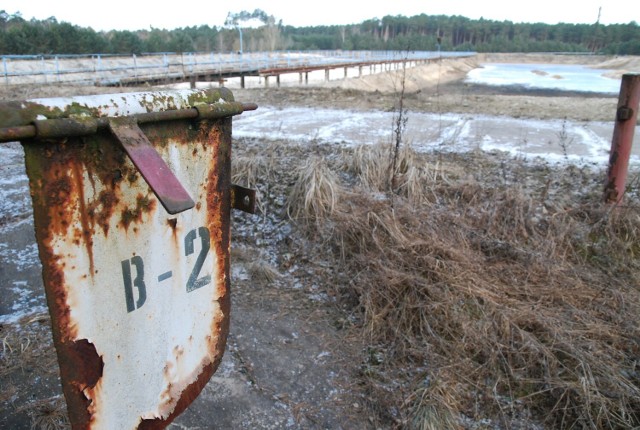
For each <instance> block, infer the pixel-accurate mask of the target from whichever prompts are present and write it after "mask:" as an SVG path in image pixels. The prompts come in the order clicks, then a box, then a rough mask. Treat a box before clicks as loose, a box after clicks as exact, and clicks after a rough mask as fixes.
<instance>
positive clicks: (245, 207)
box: [231, 184, 256, 214]
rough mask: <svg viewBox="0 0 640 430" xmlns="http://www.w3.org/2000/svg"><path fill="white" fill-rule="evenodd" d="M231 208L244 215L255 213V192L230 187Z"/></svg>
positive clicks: (233, 185)
mask: <svg viewBox="0 0 640 430" xmlns="http://www.w3.org/2000/svg"><path fill="white" fill-rule="evenodd" d="M231 207H232V208H233V209H238V210H241V211H243V212H246V213H250V214H254V213H256V190H252V189H250V188H245V187H241V186H240V185H236V184H232V185H231Z"/></svg>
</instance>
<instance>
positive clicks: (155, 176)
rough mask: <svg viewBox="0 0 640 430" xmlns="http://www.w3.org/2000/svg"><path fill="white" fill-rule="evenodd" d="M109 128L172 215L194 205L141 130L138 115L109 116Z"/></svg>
mask: <svg viewBox="0 0 640 430" xmlns="http://www.w3.org/2000/svg"><path fill="white" fill-rule="evenodd" d="M109 130H111V133H112V134H113V135H114V136H115V137H116V138H117V139H118V141H119V142H120V144H122V148H123V149H124V151H125V152H126V153H127V155H128V156H129V158H130V159H131V161H133V164H134V165H135V166H136V167H137V168H138V170H139V171H140V173H141V174H142V177H143V178H144V179H145V181H147V184H149V187H151V189H152V190H153V192H154V193H155V195H156V197H158V200H160V203H162V206H164V208H165V209H166V211H167V212H169V213H170V214H172V215H173V214H177V213H180V212H183V211H186V210H187V209H191V208H192V207H194V206H195V202H194V201H193V199H192V198H191V196H190V195H189V193H188V192H187V190H185V189H184V187H183V186H182V184H181V183H180V181H179V180H178V178H176V176H175V175H174V174H173V172H172V171H171V169H170V168H169V166H167V163H165V161H164V160H163V159H162V157H160V155H159V154H158V152H156V150H155V149H153V146H152V145H151V142H149V139H147V137H146V136H145V135H144V133H143V132H142V130H140V127H138V123H137V122H136V120H135V118H132V117H120V118H109Z"/></svg>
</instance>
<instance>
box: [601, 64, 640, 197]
mask: <svg viewBox="0 0 640 430" xmlns="http://www.w3.org/2000/svg"><path fill="white" fill-rule="evenodd" d="M639 106H640V74H638V73H630V74H625V75H623V76H622V83H621V84H620V96H619V98H618V108H617V110H616V123H615V127H614V129H613V138H612V140H611V153H610V155H609V168H608V171H607V182H606V184H605V188H604V201H605V203H610V204H614V205H618V204H620V203H621V202H622V199H623V197H624V192H625V187H626V183H627V171H628V169H629V158H630V157H631V147H632V145H633V135H634V132H635V128H636V122H637V121H638V107H639Z"/></svg>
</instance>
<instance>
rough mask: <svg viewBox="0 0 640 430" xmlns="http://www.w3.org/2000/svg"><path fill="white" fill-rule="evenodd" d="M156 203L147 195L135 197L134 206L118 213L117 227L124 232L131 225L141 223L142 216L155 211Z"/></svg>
mask: <svg viewBox="0 0 640 430" xmlns="http://www.w3.org/2000/svg"><path fill="white" fill-rule="evenodd" d="M156 202H157V200H156V199H155V198H153V196H151V195H149V194H147V195H146V196H145V195H142V194H138V195H137V197H136V206H135V207H126V208H124V209H122V212H120V223H119V226H120V227H122V228H123V229H124V230H128V229H129V225H130V224H131V223H140V222H143V217H144V215H145V214H147V213H151V212H153V211H154V210H155V209H156Z"/></svg>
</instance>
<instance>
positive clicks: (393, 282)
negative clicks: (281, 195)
mask: <svg viewBox="0 0 640 430" xmlns="http://www.w3.org/2000/svg"><path fill="white" fill-rule="evenodd" d="M392 150H393V149H392V148H391V147H390V146H389V145H378V146H375V145H374V146H362V147H358V148H356V149H354V150H353V151H347V152H345V154H343V157H342V160H341V161H339V162H335V161H332V162H329V161H326V160H327V159H325V160H322V159H313V160H310V161H309V162H307V163H305V164H304V165H302V166H301V167H300V168H299V170H298V180H297V181H296V182H295V185H293V187H292V191H291V194H290V200H289V213H290V214H291V215H293V216H294V217H296V218H297V219H299V220H302V221H303V222H301V223H299V226H300V228H302V229H304V231H305V232H306V234H307V235H308V237H309V238H311V239H314V240H315V242H316V244H317V246H318V249H322V250H324V251H326V250H327V249H328V250H331V252H332V254H333V255H334V257H335V258H336V260H337V261H338V262H339V267H340V272H342V273H343V274H347V275H345V276H347V277H348V282H345V283H344V284H338V285H336V286H335V287H334V288H335V291H333V294H335V295H337V296H339V297H341V299H342V303H347V304H349V310H350V311H351V312H355V313H356V314H357V315H358V316H359V320H358V321H359V322H358V324H356V326H357V329H356V333H357V334H355V338H360V339H362V340H363V342H362V349H363V356H362V357H361V359H362V365H361V374H360V379H361V382H362V386H361V389H362V390H363V393H364V396H365V397H366V398H368V399H369V402H370V406H371V407H372V408H373V409H374V410H375V411H376V412H377V419H378V420H379V423H380V424H383V425H384V424H386V425H390V424H391V425H395V426H398V427H410V428H419V429H445V428H536V426H537V425H542V426H544V427H545V428H576V429H578V428H587V429H604V428H607V429H610V428H636V427H637V426H638V425H640V368H639V365H640V363H639V361H638V357H640V316H639V313H638V309H640V308H639V305H640V303H639V302H640V301H639V298H640V297H639V293H640V288H639V287H640V275H639V274H640V259H639V258H638V257H639V254H640V211H639V210H638V206H637V204H638V201H637V199H636V198H635V197H634V195H633V190H630V191H632V193H631V194H630V197H629V199H628V200H627V207H624V208H621V209H616V210H612V209H611V208H609V207H606V206H603V205H602V204H601V203H600V197H601V192H602V187H601V184H602V178H603V176H601V175H602V172H593V171H591V170H590V169H588V168H582V169H580V168H577V167H569V168H568V169H567V170H564V169H562V168H560V169H551V168H549V167H547V166H544V165H537V166H536V165H533V164H530V165H527V164H525V163H524V162H521V161H517V160H511V159H505V158H502V157H487V156H485V155H482V154H466V155H454V154H447V155H446V156H443V155H440V156H437V155H424V154H418V153H415V152H413V151H411V150H410V149H407V148H406V147H405V148H404V150H403V151H402V156H401V157H400V159H399V162H398V163H397V171H396V172H395V174H396V175H397V176H398V178H399V179H400V181H399V182H398V183H399V184H401V185H400V186H399V187H397V190H398V191H397V193H395V194H394V195H393V196H391V195H390V193H389V191H388V190H389V188H388V183H389V160H390V159H391V158H390V157H391V156H392V155H391V154H390V151H392ZM444 160H446V161H444ZM462 172H465V173H462ZM310 220H312V221H313V222H309V221H310ZM331 284H335V283H331Z"/></svg>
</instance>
